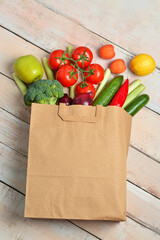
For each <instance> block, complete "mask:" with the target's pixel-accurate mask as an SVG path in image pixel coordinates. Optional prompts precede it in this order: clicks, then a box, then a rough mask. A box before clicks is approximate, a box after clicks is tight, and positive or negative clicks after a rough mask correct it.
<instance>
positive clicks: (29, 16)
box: [0, 0, 160, 113]
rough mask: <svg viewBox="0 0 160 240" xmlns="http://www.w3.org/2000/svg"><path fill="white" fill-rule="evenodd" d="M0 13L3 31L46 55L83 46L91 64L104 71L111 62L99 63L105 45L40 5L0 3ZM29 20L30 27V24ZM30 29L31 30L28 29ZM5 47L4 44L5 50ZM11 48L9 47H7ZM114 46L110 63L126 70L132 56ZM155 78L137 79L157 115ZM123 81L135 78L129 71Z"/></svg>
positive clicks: (158, 102)
mask: <svg viewBox="0 0 160 240" xmlns="http://www.w3.org/2000/svg"><path fill="white" fill-rule="evenodd" d="M0 10H1V11H0V14H1V23H2V25H3V26H4V27H6V28H8V29H10V30H12V31H14V32H15V33H17V34H19V35H20V36H22V37H24V38H25V39H27V40H29V41H31V42H33V43H34V44H36V45H38V46H39V47H41V48H43V49H45V50H47V51H49V52H51V51H52V50H53V49H56V48H62V49H65V48H66V47H67V45H73V46H79V45H86V46H88V47H89V48H91V49H92V50H93V54H94V62H98V63H99V64H101V65H102V66H103V67H104V68H106V67H108V66H109V64H110V62H111V61H112V60H108V61H106V60H103V59H101V58H99V57H98V55H97V51H98V49H99V48H100V47H101V46H102V45H104V44H107V43H108V42H107V40H105V39H103V38H101V37H100V36H98V35H96V34H94V33H93V32H90V31H89V30H87V29H85V28H83V27H82V26H80V25H79V24H77V23H75V22H72V21H71V20H69V19H67V18H66V17H64V16H62V15H60V14H58V13H55V12H53V11H51V10H49V9H47V8H45V7H44V6H43V5H42V4H39V3H37V2H35V1H33V0H31V1H19V0H16V1H8V0H6V1H3V2H2V3H1V5H0ZM6 12H7V13H8V14H7V15H6V14H5V13H6ZM35 12H36V15H35ZM33 19H34V24H32V21H33ZM51 23H53V24H51ZM64 23H65V24H64ZM31 25H32V28H31V27H30V26H31ZM1 37H2V35H1ZM51 39H52V40H51ZM16 45H17V46H18V47H21V44H20V46H19V45H18V43H17V44H15V45H14V46H16ZM113 45H114V44H113ZM8 46H9V45H8V44H7V47H8ZM12 46H13V45H12V43H11V47H12ZM114 46H115V51H116V53H117V54H116V57H115V58H114V59H116V58H117V56H118V58H122V59H124V60H125V62H126V65H127V66H128V64H129V62H130V60H131V59H132V57H133V55H132V54H131V53H129V52H127V51H125V50H123V49H122V48H119V47H117V46H116V45H114ZM7 47H6V41H3V49H7ZM3 49H2V50H3ZM2 52H3V51H2ZM13 58H15V56H14V57H12V59H13ZM4 65H5V66H8V63H4V64H3V66H4ZM159 76H160V71H159V70H158V69H156V70H155V71H154V73H153V74H152V75H148V76H145V77H141V80H142V82H143V84H144V85H145V86H146V90H145V92H146V93H148V94H149V95H150V101H149V103H148V104H147V106H148V108H150V109H152V110H154V111H156V112H158V113H160V95H159V94H158V93H159V92H160V82H159ZM111 77H113V76H111ZM124 77H125V78H127V77H129V79H130V82H132V81H133V80H135V79H137V76H135V75H134V74H133V73H132V72H131V71H130V70H129V68H127V70H126V71H125V73H124Z"/></svg>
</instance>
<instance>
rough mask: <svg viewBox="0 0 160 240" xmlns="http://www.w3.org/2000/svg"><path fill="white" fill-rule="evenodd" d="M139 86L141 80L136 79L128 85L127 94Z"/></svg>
mask: <svg viewBox="0 0 160 240" xmlns="http://www.w3.org/2000/svg"><path fill="white" fill-rule="evenodd" d="M140 84H141V80H140V79H137V80H136V81H134V82H133V83H131V84H130V85H129V89H128V94H130V93H131V92H132V91H133V90H134V89H135V88H137V87H138V86H139V85H140Z"/></svg>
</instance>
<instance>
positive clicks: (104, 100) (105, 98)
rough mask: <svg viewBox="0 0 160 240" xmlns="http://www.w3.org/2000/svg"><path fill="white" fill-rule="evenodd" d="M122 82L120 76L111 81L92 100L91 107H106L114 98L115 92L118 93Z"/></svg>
mask: <svg viewBox="0 0 160 240" xmlns="http://www.w3.org/2000/svg"><path fill="white" fill-rule="evenodd" d="M122 81H123V76H122V75H120V76H118V77H115V78H114V79H112V80H111V81H110V82H109V83H108V84H107V86H106V87H105V88H104V89H103V90H102V92H101V93H100V94H99V95H98V96H97V98H96V99H95V100H94V102H93V105H94V106H96V105H102V106H107V105H108V104H109V103H110V101H111V100H112V98H113V97H114V95H115V94H116V92H117V91H118V89H119V88H120V86H121V84H122Z"/></svg>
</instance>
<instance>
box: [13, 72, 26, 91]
mask: <svg viewBox="0 0 160 240" xmlns="http://www.w3.org/2000/svg"><path fill="white" fill-rule="evenodd" d="M12 76H13V79H14V80H15V82H16V84H17V86H18V88H19V90H20V91H21V93H22V94H23V95H25V94H26V93H27V86H26V85H25V83H24V82H22V80H21V79H20V78H18V77H17V75H16V74H15V73H13V74H12Z"/></svg>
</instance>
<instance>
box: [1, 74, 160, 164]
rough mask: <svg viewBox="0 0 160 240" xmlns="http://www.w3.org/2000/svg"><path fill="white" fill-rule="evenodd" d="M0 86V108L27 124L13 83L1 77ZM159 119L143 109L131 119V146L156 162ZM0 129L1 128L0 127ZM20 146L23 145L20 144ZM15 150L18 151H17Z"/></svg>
mask: <svg viewBox="0 0 160 240" xmlns="http://www.w3.org/2000/svg"><path fill="white" fill-rule="evenodd" d="M0 84H1V86H2V90H3V91H1V92H0V100H1V101H0V107H1V108H3V109H6V110H7V111H8V112H11V113H12V114H14V115H16V116H17V117H19V118H21V119H22V120H23V121H25V122H29V115H27V114H28V111H29V110H28V108H26V107H24V104H23V99H22V96H21V94H20V92H19V89H18V88H17V86H16V85H15V83H14V82H13V81H12V80H10V79H8V78H7V77H5V76H3V75H1V78H0ZM159 119H160V117H159V116H158V115H157V114H156V113H154V112H152V111H150V110H148V109H146V108H143V109H142V110H141V111H140V112H139V113H138V114H137V115H136V116H134V118H133V121H132V134H131V144H132V145H133V146H134V147H135V148H137V149H139V150H141V151H142V152H144V153H146V154H148V155H149V156H150V157H152V158H154V159H156V160H157V161H160V148H159V132H160V124H159ZM4 122H5V120H4ZM151 122H152V124H151ZM17 125H18V124H17ZM22 125H23V123H22ZM1 127H3V126H2V125H1ZM17 127H18V126H17ZM5 131H6V133H7V131H8V128H7V129H5ZM17 131H18V130H17ZM19 131H20V130H19ZM4 138H5V136H4ZM4 141H10V139H9V136H8V140H7V139H6V138H5V139H4ZM11 143H12V142H11ZM21 144H23V143H22V142H21ZM23 145H24V149H23V151H22V152H21V153H24V152H25V154H27V145H26V140H25V141H24V144H23ZM9 146H11V145H9ZM11 147H12V146H11ZM16 150H17V151H18V149H16Z"/></svg>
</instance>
